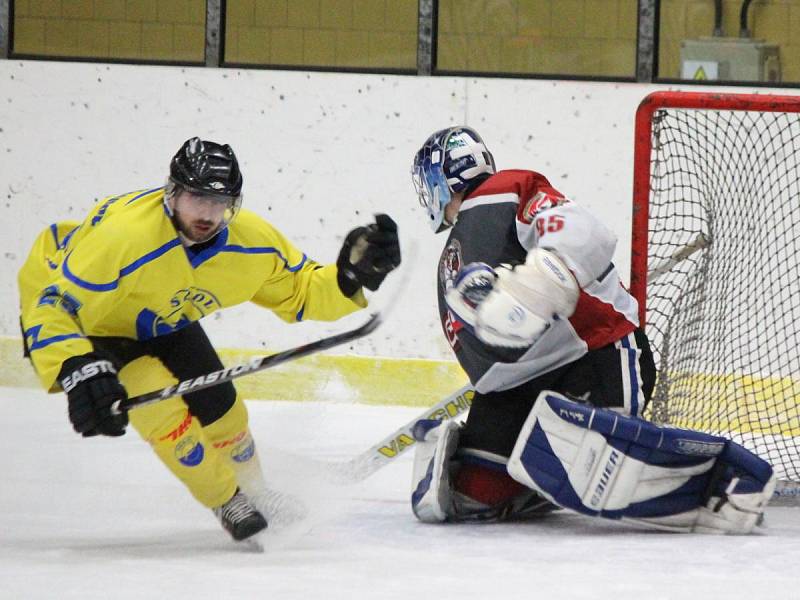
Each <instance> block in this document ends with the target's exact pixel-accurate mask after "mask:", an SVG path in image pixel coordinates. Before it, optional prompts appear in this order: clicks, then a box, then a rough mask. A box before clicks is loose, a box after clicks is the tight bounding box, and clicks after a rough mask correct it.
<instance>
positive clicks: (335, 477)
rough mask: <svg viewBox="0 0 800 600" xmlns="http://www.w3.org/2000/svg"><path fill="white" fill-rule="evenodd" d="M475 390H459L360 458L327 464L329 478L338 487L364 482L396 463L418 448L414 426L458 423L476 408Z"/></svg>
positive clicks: (325, 464) (327, 476)
mask: <svg viewBox="0 0 800 600" xmlns="http://www.w3.org/2000/svg"><path fill="white" fill-rule="evenodd" d="M474 395H475V390H474V389H473V388H472V386H471V385H469V384H467V385H465V386H464V387H462V388H460V389H458V390H456V391H455V392H453V393H452V394H450V395H449V396H447V397H446V398H444V399H443V400H441V401H439V402H438V403H437V404H434V405H433V406H431V407H430V408H427V409H425V412H424V413H422V414H421V415H417V416H416V417H415V418H413V419H411V420H410V421H409V422H408V423H406V424H405V425H403V426H402V427H400V428H399V429H397V430H396V431H394V432H392V433H390V434H389V435H387V436H386V437H385V438H383V439H382V440H381V441H379V442H377V443H376V444H374V445H373V446H371V447H370V448H368V449H367V450H365V451H364V452H362V453H361V454H359V455H358V456H355V457H353V458H351V459H350V460H347V461H345V462H341V463H324V465H323V466H324V467H325V470H324V471H323V473H325V477H326V478H327V479H329V480H330V481H333V482H334V483H355V482H358V481H363V480H364V479H366V478H367V477H369V476H370V475H372V474H373V473H374V472H375V471H377V470H378V469H380V468H382V467H385V466H386V465H388V464H390V463H392V462H394V461H395V459H396V458H397V457H398V456H400V455H401V454H402V453H403V452H405V451H406V450H408V449H409V448H410V447H411V446H413V445H414V443H415V440H414V436H413V435H412V430H413V428H414V425H415V424H416V423H417V421H419V420H420V419H439V420H442V421H443V420H446V419H455V418H456V417H458V416H459V415H462V414H463V413H466V411H467V410H468V409H469V407H470V405H471V404H472V397H473V396H474Z"/></svg>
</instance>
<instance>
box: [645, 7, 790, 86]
mask: <svg viewBox="0 0 800 600" xmlns="http://www.w3.org/2000/svg"><path fill="white" fill-rule="evenodd" d="M741 5H742V1H741V0H723V3H722V6H723V9H722V11H723V12H722V15H723V32H724V34H725V35H726V36H729V37H738V35H739V13H740V10H741ZM748 17H749V18H748V25H749V28H750V31H751V32H752V34H753V37H755V38H762V39H764V40H765V41H767V42H769V43H772V44H778V45H779V46H780V54H781V71H782V79H783V81H788V82H798V81H800V1H798V0H757V1H756V2H753V3H752V4H751V5H750V10H749V12H748ZM713 30H714V3H713V2H711V0H661V23H660V40H659V53H660V55H659V73H658V74H659V76H660V77H672V78H675V77H679V76H680V43H681V40H684V39H696V38H699V37H706V36H710V35H711V34H712V33H713Z"/></svg>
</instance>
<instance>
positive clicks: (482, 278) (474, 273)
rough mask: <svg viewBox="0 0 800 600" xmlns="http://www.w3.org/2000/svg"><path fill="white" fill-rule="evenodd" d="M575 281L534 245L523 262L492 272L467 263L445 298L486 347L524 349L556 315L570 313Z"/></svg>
mask: <svg viewBox="0 0 800 600" xmlns="http://www.w3.org/2000/svg"><path fill="white" fill-rule="evenodd" d="M579 292H580V290H579V288H578V283H577V281H575V277H574V276H573V275H572V272H571V271H570V270H569V268H568V267H567V265H566V264H564V262H563V261H562V260H561V259H560V258H559V257H558V256H557V255H556V254H555V253H553V252H550V251H548V250H544V249H542V248H534V249H533V250H531V251H530V252H529V253H528V256H527V258H526V260H525V263H524V264H522V265H516V266H514V267H513V268H509V267H507V266H500V267H498V268H497V269H496V270H494V269H492V268H491V267H490V266H489V265H487V264H485V263H471V264H469V265H467V266H465V267H464V268H463V269H461V271H460V272H459V274H458V277H457V278H456V280H455V283H454V285H453V287H452V289H450V291H449V292H447V296H446V297H445V299H446V302H447V305H448V307H449V308H450V310H451V311H452V312H453V313H454V315H455V317H456V318H457V319H458V320H459V321H461V322H462V323H463V324H465V325H467V326H468V327H469V328H470V329H471V330H472V331H473V332H474V334H475V336H476V337H477V338H478V339H479V340H481V341H482V342H483V343H485V344H488V345H490V346H500V347H506V348H526V347H528V346H530V345H531V344H533V343H534V342H535V341H536V340H538V339H539V338H540V337H541V336H542V335H543V334H544V333H545V331H547V329H548V328H549V327H550V323H551V322H552V320H553V319H556V318H559V317H561V318H568V317H570V316H572V313H574V312H575V307H576V305H577V303H578V295H579Z"/></svg>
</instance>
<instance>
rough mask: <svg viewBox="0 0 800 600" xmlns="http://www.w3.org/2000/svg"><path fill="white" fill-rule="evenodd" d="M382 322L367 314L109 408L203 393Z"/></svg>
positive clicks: (348, 339) (341, 341)
mask: <svg viewBox="0 0 800 600" xmlns="http://www.w3.org/2000/svg"><path fill="white" fill-rule="evenodd" d="M382 322H383V317H382V316H381V313H378V312H376V313H373V314H372V315H370V318H369V320H368V321H367V322H366V323H364V324H363V325H360V326H358V327H356V328H355V329H350V330H349V331H344V332H342V333H337V334H335V335H331V336H328V337H324V338H321V339H318V340H317V341H315V342H309V343H307V344H303V345H302V346H297V347H295V348H290V349H289V350H284V351H283V352H278V353H276V354H270V355H268V356H262V357H255V358H253V359H251V360H250V362H247V363H242V364H240V365H236V366H234V367H227V368H225V369H221V370H219V371H213V372H211V373H207V374H205V375H200V376H199V377H193V378H192V379H185V380H183V381H181V382H180V383H177V384H175V385H170V386H168V387H165V388H163V389H161V390H155V391H153V392H148V393H146V394H142V395H141V396H134V397H133V398H128V399H126V400H117V401H116V402H115V403H114V404H113V405H112V407H111V412H112V413H113V414H120V412H121V411H123V410H130V409H132V408H137V407H139V406H146V405H148V404H154V403H156V402H161V401H162V400H166V399H167V398H172V397H173V396H179V395H181V394H188V393H190V392H197V391H200V390H204V389H206V388H210V387H213V386H215V385H220V384H221V383H227V382H228V381H231V380H233V379H237V378H238V377H242V376H244V375H249V374H250V373H256V372H258V371H263V370H264V369H269V368H271V367H274V366H276V365H280V364H283V363H285V362H289V361H291V360H295V359H298V358H302V357H304V356H308V355H309V354H314V353H315V352H321V351H322V350H327V349H329V348H333V347H335V346H339V345H341V344H346V343H347V342H351V341H353V340H357V339H359V338H362V337H364V336H366V335H369V334H370V333H372V332H373V331H375V329H377V327H378V325H380V324H381V323H382Z"/></svg>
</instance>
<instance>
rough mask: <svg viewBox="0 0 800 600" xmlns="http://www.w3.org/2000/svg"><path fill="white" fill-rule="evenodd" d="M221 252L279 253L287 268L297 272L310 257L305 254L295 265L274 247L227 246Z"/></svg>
mask: <svg viewBox="0 0 800 600" xmlns="http://www.w3.org/2000/svg"><path fill="white" fill-rule="evenodd" d="M220 251H221V252H240V253H242V254H277V255H278V258H280V259H281V260H282V261H283V264H284V265H286V270H287V271H289V272H291V273H295V272H297V271H299V270H300V269H302V268H303V265H304V264H306V260H308V257H307V256H306V255H305V254H303V258H301V259H300V262H299V263H297V264H296V265H294V266H293V267H292V266H290V265H289V261H288V260H287V259H286V257H285V256H283V254H281V252H280V250H278V249H277V248H272V247H263V248H245V247H244V246H225V247H224V248H222V250H220Z"/></svg>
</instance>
